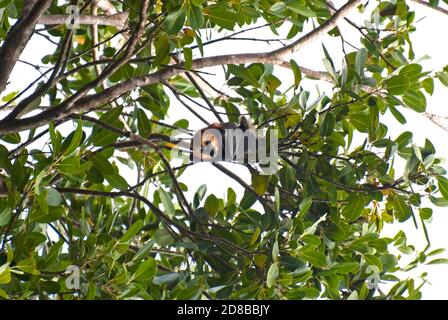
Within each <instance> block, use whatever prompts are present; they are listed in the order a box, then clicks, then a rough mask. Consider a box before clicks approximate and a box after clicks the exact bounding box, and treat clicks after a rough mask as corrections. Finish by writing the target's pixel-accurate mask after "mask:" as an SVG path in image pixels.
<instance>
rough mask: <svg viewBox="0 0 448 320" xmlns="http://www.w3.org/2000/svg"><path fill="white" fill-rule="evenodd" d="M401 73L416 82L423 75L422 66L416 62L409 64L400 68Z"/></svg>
mask: <svg viewBox="0 0 448 320" xmlns="http://www.w3.org/2000/svg"><path fill="white" fill-rule="evenodd" d="M399 74H400V75H401V76H405V77H406V78H408V79H409V81H410V82H411V83H412V82H416V81H418V79H419V78H420V77H421V76H422V66H421V65H419V64H416V63H412V64H408V65H406V66H404V67H403V68H402V69H401V70H400V73H399Z"/></svg>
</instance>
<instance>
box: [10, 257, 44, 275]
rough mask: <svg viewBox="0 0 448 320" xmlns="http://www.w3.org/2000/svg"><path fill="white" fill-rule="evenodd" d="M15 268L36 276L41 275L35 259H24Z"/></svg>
mask: <svg viewBox="0 0 448 320" xmlns="http://www.w3.org/2000/svg"><path fill="white" fill-rule="evenodd" d="M15 268H17V269H19V270H21V271H23V272H26V273H29V274H34V275H39V274H40V271H39V270H37V268H36V262H35V261H34V259H24V260H21V261H19V262H17V265H16V266H15Z"/></svg>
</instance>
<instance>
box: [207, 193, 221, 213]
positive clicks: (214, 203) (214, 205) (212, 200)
mask: <svg viewBox="0 0 448 320" xmlns="http://www.w3.org/2000/svg"><path fill="white" fill-rule="evenodd" d="M204 207H205V209H206V210H207V212H208V213H209V215H210V216H214V215H215V214H216V212H218V209H219V203H218V198H216V196H215V195H214V194H211V195H209V196H208V197H207V199H205V204H204Z"/></svg>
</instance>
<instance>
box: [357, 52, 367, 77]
mask: <svg viewBox="0 0 448 320" xmlns="http://www.w3.org/2000/svg"><path fill="white" fill-rule="evenodd" d="M366 59H367V50H366V49H365V48H361V49H360V50H359V51H358V52H357V53H356V59H355V68H356V72H358V74H359V76H360V77H362V76H363V75H364V67H365V64H366Z"/></svg>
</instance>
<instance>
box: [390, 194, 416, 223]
mask: <svg viewBox="0 0 448 320" xmlns="http://www.w3.org/2000/svg"><path fill="white" fill-rule="evenodd" d="M394 208H395V211H394V215H395V217H396V218H397V220H398V221H400V222H403V221H406V220H408V219H409V218H410V217H411V216H412V208H411V207H410V206H409V204H407V203H406V202H405V201H404V200H403V199H400V198H394Z"/></svg>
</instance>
